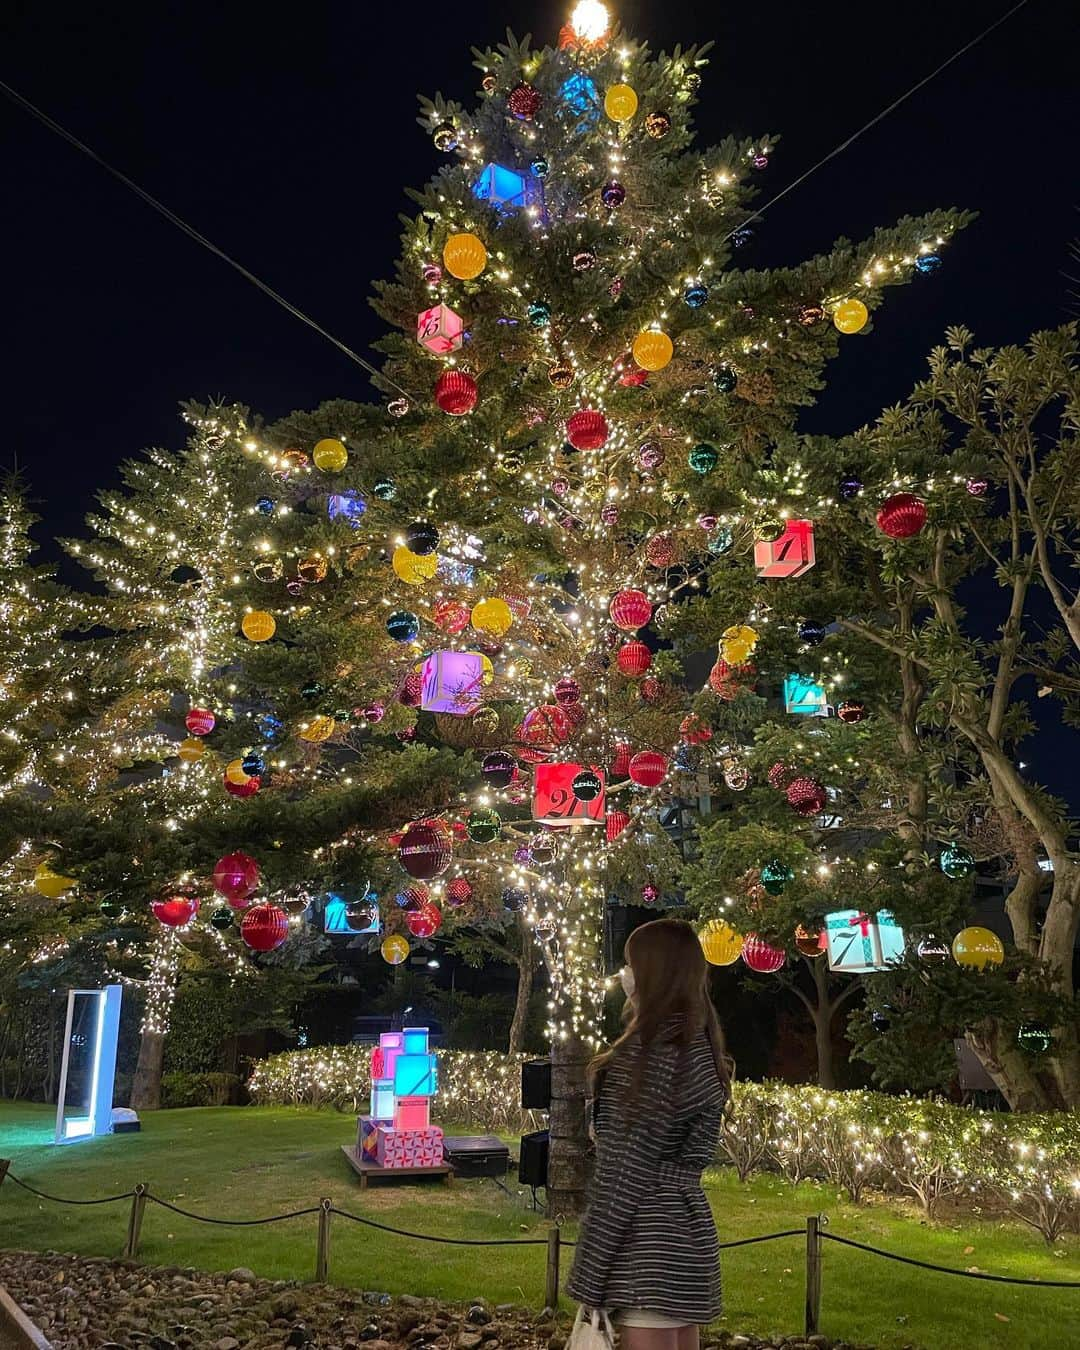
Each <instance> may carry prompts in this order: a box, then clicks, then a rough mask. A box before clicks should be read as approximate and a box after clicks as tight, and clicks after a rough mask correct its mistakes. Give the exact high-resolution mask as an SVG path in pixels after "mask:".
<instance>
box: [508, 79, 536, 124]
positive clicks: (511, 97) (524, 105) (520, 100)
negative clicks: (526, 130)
mask: <svg viewBox="0 0 1080 1350" xmlns="http://www.w3.org/2000/svg"><path fill="white" fill-rule="evenodd" d="M543 101H544V100H543V97H542V96H541V94H540V93H539V92H538V91H537V90H536V89H534V88H533V87H532V85H531V84H526V83H525V82H524V81H522V83H521V84H515V85H514V87H513V89H511V90H510V92H509V94H507V96H506V106H507V108H509V110H510V112H512V113H513V115H514V116H515V117H516V118H518V119H519V120H520V121H522V122H531V121H532V119H533V118H534V117H535V116H536V114H537V113H538V112H539V111H540V105H541V103H543Z"/></svg>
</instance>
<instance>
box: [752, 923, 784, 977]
mask: <svg viewBox="0 0 1080 1350" xmlns="http://www.w3.org/2000/svg"><path fill="white" fill-rule="evenodd" d="M742 959H743V960H744V961H745V962H746V964H747V965H748V966H749V967H750V969H751V970H756V971H757V973H758V974H759V975H775V974H776V972H777V971H778V970H782V969H783V967H784V966H786V965H787V952H785V951H784V949H783V947H774V946H772V944H771V943H768V942H766V941H765V939H764V938H760V937H758V935H757V934H756V933H747V935H746V941H745V942H744V943H743V949H742Z"/></svg>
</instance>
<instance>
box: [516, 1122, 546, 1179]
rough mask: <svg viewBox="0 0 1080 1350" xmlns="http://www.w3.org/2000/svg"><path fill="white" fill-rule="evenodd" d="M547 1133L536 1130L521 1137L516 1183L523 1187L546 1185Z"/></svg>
mask: <svg viewBox="0 0 1080 1350" xmlns="http://www.w3.org/2000/svg"><path fill="white" fill-rule="evenodd" d="M547 1170H548V1132H547V1130H537V1131H536V1132H535V1133H534V1134H523V1135H522V1136H521V1155H520V1157H519V1158H518V1181H520V1182H521V1184H522V1185H523V1186H532V1187H533V1189H534V1190H535V1189H536V1187H537V1186H546V1185H547Z"/></svg>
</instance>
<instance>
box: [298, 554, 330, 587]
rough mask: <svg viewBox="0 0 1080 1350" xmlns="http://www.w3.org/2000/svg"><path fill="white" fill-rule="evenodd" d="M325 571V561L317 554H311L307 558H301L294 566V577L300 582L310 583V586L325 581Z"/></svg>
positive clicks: (326, 569) (326, 567)
mask: <svg viewBox="0 0 1080 1350" xmlns="http://www.w3.org/2000/svg"><path fill="white" fill-rule="evenodd" d="M327 571H328V564H327V561H326V559H325V558H324V557H322V556H321V555H320V554H318V553H312V554H311V555H310V556H309V557H307V558H301V559H300V561H299V563H297V566H296V575H297V576H298V577H299V578H300V580H301V581H307V582H310V583H311V584H315V583H316V582H319V581H325V580H326V573H327Z"/></svg>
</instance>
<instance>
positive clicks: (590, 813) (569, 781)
mask: <svg viewBox="0 0 1080 1350" xmlns="http://www.w3.org/2000/svg"><path fill="white" fill-rule="evenodd" d="M584 772H585V766H584V765H582V764H570V763H562V762H559V763H555V764H538V765H537V766H536V774H535V778H534V781H533V801H532V814H533V820H535V821H537V822H539V823H540V824H542V825H602V824H603V823H604V805H605V804H604V775H603V774H602V773H601V772H600V771H599V770H598V769H595V768H594V769H592V773H593V774H594V775H595V777H596V779H597V780H598V782H599V784H600V791H599V792H597V793H596V795H595V796H593V797H589V798H582V797H579V796H578V795H577V793H576V792H575V791H574V783H575V781H576V780H577V779H578V778H579V777H580V776H581V775H583V773H584Z"/></svg>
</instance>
